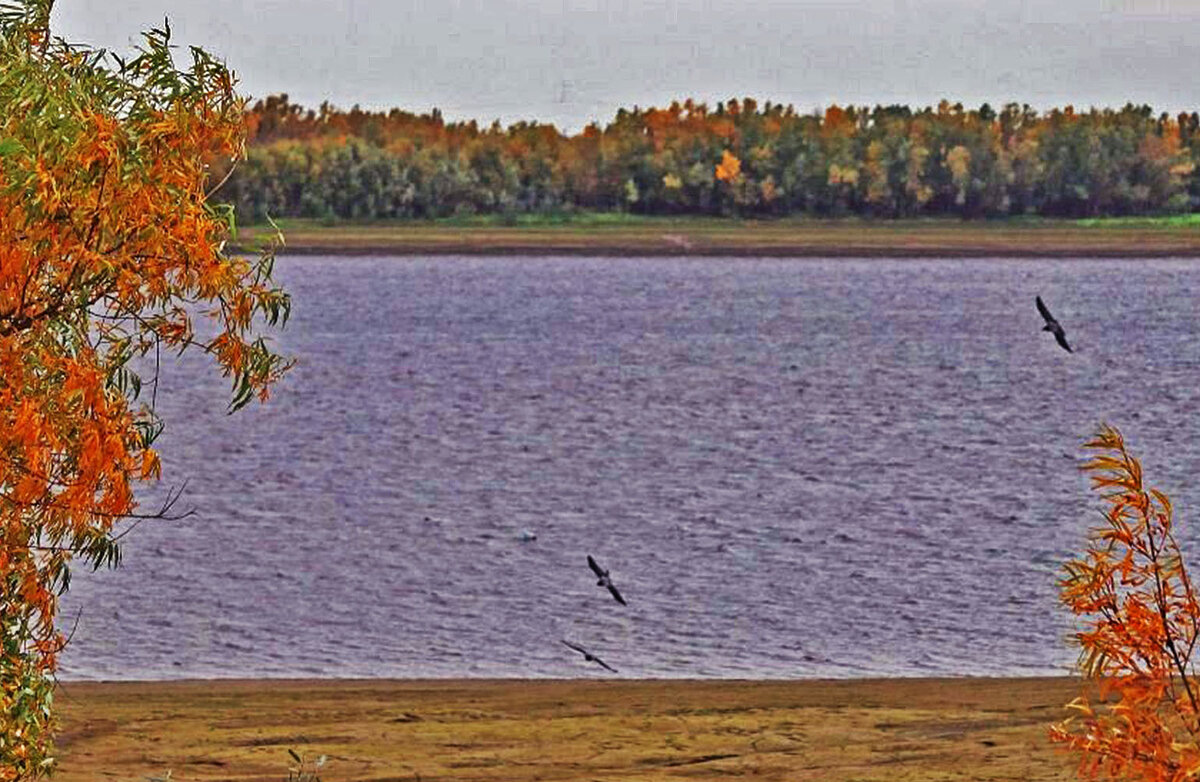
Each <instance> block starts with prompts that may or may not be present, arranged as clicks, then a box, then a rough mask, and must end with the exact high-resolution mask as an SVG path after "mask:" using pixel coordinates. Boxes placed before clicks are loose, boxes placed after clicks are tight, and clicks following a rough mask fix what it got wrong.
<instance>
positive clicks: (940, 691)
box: [56, 678, 1079, 782]
mask: <svg viewBox="0 0 1200 782" xmlns="http://www.w3.org/2000/svg"><path fill="white" fill-rule="evenodd" d="M1078 691H1079V683H1078V680H1074V679H1066V678H1063V679H884V680H855V681H789V682H761V681H621V680H607V681H599V680H594V681H589V680H582V681H581V680H568V681H558V680H555V681H545V680H534V681H523V680H504V681H495V680H433V681H429V680H424V681H392V680H365V681H364V680H345V681H329V680H322V681H218V682H173V683H158V682H153V683H98V684H93V683H69V682H68V683H66V684H65V685H64V686H63V689H62V690H60V692H59V695H58V700H57V703H58V706H59V708H60V714H61V716H62V731H61V733H60V741H59V746H60V754H61V757H62V761H61V765H60V768H59V773H58V774H57V776H56V779H57V780H59V782H75V781H76V780H88V781H89V782H92V780H98V779H121V780H141V779H144V778H146V777H148V776H161V775H162V774H164V773H165V772H166V771H168V770H169V771H171V774H172V776H171V778H172V779H173V780H218V779H220V780H264V781H265V780H274V781H276V782H279V781H281V780H283V779H285V777H286V776H287V766H288V764H289V762H290V759H289V757H288V754H287V750H288V749H293V750H295V751H296V752H299V753H302V754H305V755H308V756H312V757H315V756H318V755H321V754H324V755H327V756H328V761H327V765H326V766H325V768H324V769H323V770H322V774H321V776H322V779H323V780H324V782H336V780H377V781H381V780H418V779H419V780H425V781H429V780H497V781H499V780H505V781H507V780H512V782H517V781H518V780H520V781H521V782H526V781H527V780H537V779H544V780H685V779H686V780H695V779H754V780H823V781H825V782H838V781H839V780H846V781H847V782H848V781H849V780H856V781H857V782H869V781H871V780H879V781H880V782H882V781H883V780H888V781H889V782H903V781H904V780H957V779H961V780H1030V781H1033V780H1066V779H1071V778H1073V773H1072V772H1073V770H1074V768H1075V759H1074V758H1073V757H1072V756H1071V755H1069V754H1067V753H1065V752H1064V751H1063V750H1061V749H1059V748H1057V747H1054V746H1052V745H1051V744H1050V743H1049V741H1048V740H1047V738H1046V729H1047V725H1048V724H1049V723H1050V722H1052V721H1054V720H1056V719H1059V718H1061V716H1062V715H1063V710H1062V704H1064V703H1065V702H1066V701H1068V700H1070V699H1071V698H1072V697H1074V696H1075V695H1076V694H1078Z"/></svg>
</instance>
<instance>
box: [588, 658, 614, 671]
mask: <svg viewBox="0 0 1200 782" xmlns="http://www.w3.org/2000/svg"><path fill="white" fill-rule="evenodd" d="M592 659H593V660H595V661H596V662H598V663H600V664H601V665H603V666H604V667H605V668H607V669H608V670H610V671H612V672H613V673H616V672H617V669H616V668H614V667H612V666H611V665H609V664H608V663H606V662H604V661H603V660H601V659H600V658H599V657H597V656H596V655H594V654H593V655H592Z"/></svg>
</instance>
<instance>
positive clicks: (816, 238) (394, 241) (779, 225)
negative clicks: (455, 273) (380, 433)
mask: <svg viewBox="0 0 1200 782" xmlns="http://www.w3.org/2000/svg"><path fill="white" fill-rule="evenodd" d="M283 231H284V235H285V237H286V242H287V244H286V246H285V247H284V249H283V252H284V253H292V254H310V255H311V254H321V255H326V254H328V255H368V254H369V255H427V254H434V255H437V254H456V255H480V254H482V255H601V256H603V255H613V256H635V255H636V256H642V255H649V256H671V255H674V256H688V257H691V256H745V257H830V258H839V257H997V258H1022V257H1051V258H1054V257H1058V258H1077V257H1090V258H1099V257H1192V258H1196V257H1200V227H1197V226H1196V225H1191V224H1180V225H1172V224H1161V225H1160V224H1154V223H1136V222H1135V223H1132V224H1123V223H1119V222H1118V223H1115V224H1113V225H1107V224H1105V225H1102V226H1091V225H1084V224H1080V223H1079V222H1077V221H1069V220H1061V221H1052V220H1047V221H1036V222H1022V221H1003V220H1000V221H971V222H968V221H962V220H908V221H883V220H881V221H869V220H779V221H752V220H734V219H716V218H678V219H676V218H642V219H632V218H630V219H628V220H624V221H620V222H614V223H604V222H600V223H594V222H592V223H589V222H586V221H585V222H580V223H574V222H567V223H563V224H541V225H539V224H534V225H525V226H503V225H491V224H479V225H473V224H468V225H455V224H452V223H443V222H420V221H395V222H375V223H364V224H355V223H337V222H334V223H329V224H325V223H321V222H318V221H312V220H287V221H284V224H283ZM271 234H273V231H271V230H265V229H263V228H262V227H254V226H251V227H248V228H244V229H243V230H242V231H241V233H240V234H239V237H238V241H239V242H240V243H241V245H242V246H243V247H244V248H249V247H250V246H252V245H254V243H255V242H256V240H261V239H263V238H264V237H266V236H269V235H271Z"/></svg>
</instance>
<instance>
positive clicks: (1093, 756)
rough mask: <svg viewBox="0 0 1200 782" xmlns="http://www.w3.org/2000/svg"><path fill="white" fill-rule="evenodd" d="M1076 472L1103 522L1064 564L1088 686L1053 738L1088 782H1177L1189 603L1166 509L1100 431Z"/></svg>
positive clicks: (1187, 767)
mask: <svg viewBox="0 0 1200 782" xmlns="http://www.w3.org/2000/svg"><path fill="white" fill-rule="evenodd" d="M1086 447H1088V448H1091V449H1094V450H1097V451H1099V452H1100V453H1099V454H1098V455H1096V456H1094V457H1093V458H1092V459H1091V461H1089V462H1088V463H1087V464H1085V465H1084V469H1085V470H1087V471H1089V472H1091V473H1092V484H1093V486H1094V487H1095V488H1096V489H1098V490H1100V491H1101V492H1103V495H1102V497H1103V499H1104V502H1105V503H1106V504H1107V506H1108V507H1107V510H1106V511H1105V513H1104V523H1103V525H1101V526H1100V527H1098V528H1096V529H1094V530H1093V531H1092V533H1091V536H1090V539H1089V542H1088V546H1087V549H1086V551H1085V552H1084V555H1083V556H1082V557H1081V558H1079V559H1075V560H1072V561H1070V562H1068V563H1066V566H1065V569H1066V576H1065V577H1064V578H1063V579H1062V581H1061V582H1060V583H1061V598H1062V600H1063V602H1064V603H1065V604H1066V605H1067V606H1068V607H1069V608H1070V609H1071V611H1072V612H1073V613H1074V614H1076V615H1077V616H1078V617H1080V618H1081V619H1082V622H1083V628H1082V629H1081V630H1080V631H1079V632H1078V633H1077V634H1076V640H1077V642H1078V643H1079V646H1080V656H1079V667H1080V669H1081V670H1082V672H1083V674H1084V675H1085V676H1086V677H1088V678H1089V679H1090V680H1092V681H1093V682H1095V683H1096V684H1097V685H1098V686H1099V694H1100V699H1099V700H1092V699H1091V698H1090V697H1089V696H1088V695H1087V693H1086V691H1085V693H1084V694H1083V695H1081V696H1080V697H1079V698H1076V699H1075V700H1074V701H1072V702H1071V703H1070V704H1068V706H1067V708H1068V709H1069V710H1070V711H1071V712H1072V715H1071V716H1070V717H1068V718H1067V719H1066V720H1065V721H1064V722H1062V723H1061V724H1059V725H1056V726H1055V727H1054V728H1053V729H1052V732H1051V735H1052V738H1054V739H1055V740H1056V741H1060V742H1064V743H1066V744H1067V745H1069V746H1070V747H1073V748H1074V749H1076V750H1079V751H1080V752H1081V753H1082V756H1083V760H1082V764H1081V767H1080V771H1081V774H1082V775H1083V776H1088V777H1099V776H1107V777H1111V778H1120V779H1131V780H1146V781H1147V782H1168V781H1169V782H1182V780H1190V779H1195V778H1196V777H1197V775H1200V743H1198V742H1200V681H1198V680H1197V678H1196V671H1195V667H1194V663H1193V653H1194V652H1195V649H1196V643H1197V640H1198V638H1200V603H1198V602H1197V597H1196V591H1195V588H1194V587H1193V585H1192V581H1191V579H1190V577H1189V576H1188V572H1187V568H1186V567H1185V566H1184V561H1183V552H1182V551H1181V550H1180V547H1179V544H1178V542H1177V540H1176V537H1175V530H1174V522H1173V518H1172V508H1171V502H1170V500H1169V499H1168V498H1167V495H1165V494H1163V493H1162V492H1161V491H1158V490H1157V489H1149V488H1146V486H1145V484H1144V483H1143V476H1142V467H1141V464H1140V463H1139V462H1138V460H1137V459H1135V458H1134V457H1133V456H1132V455H1130V453H1129V452H1128V450H1127V449H1126V447H1125V441H1124V440H1123V439H1122V437H1121V434H1120V432H1118V431H1117V430H1116V429H1113V428H1111V427H1108V426H1105V427H1102V428H1101V430H1100V433H1099V434H1098V435H1097V436H1096V438H1095V439H1093V440H1092V441H1090V442H1089V443H1087V446H1086Z"/></svg>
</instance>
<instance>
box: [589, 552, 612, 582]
mask: <svg viewBox="0 0 1200 782" xmlns="http://www.w3.org/2000/svg"><path fill="white" fill-rule="evenodd" d="M587 558H588V567H590V568H591V569H592V572H593V573H595V574H596V575H598V576H601V577H604V576H606V575H608V574H607V573H605V572H604V571H603V570H601V569H600V566H599V565H597V564H596V560H594V559H592V555H591V554H588V555H587Z"/></svg>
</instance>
